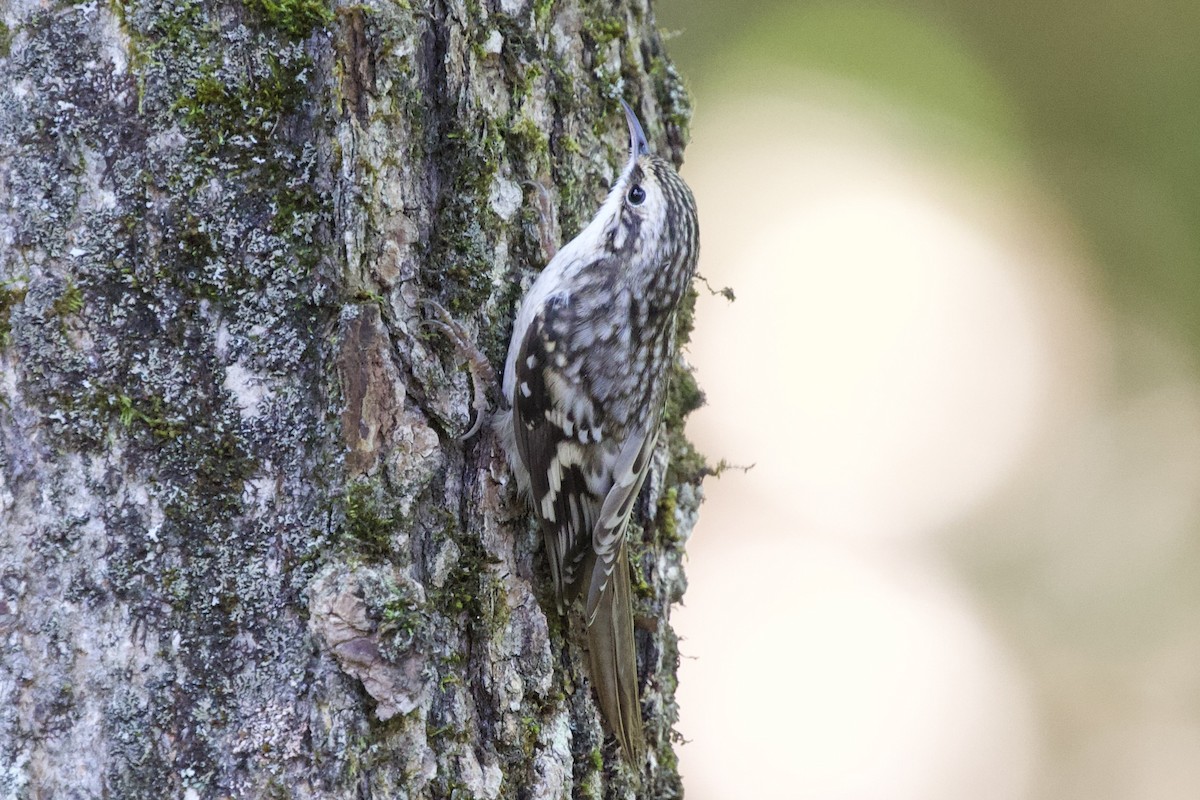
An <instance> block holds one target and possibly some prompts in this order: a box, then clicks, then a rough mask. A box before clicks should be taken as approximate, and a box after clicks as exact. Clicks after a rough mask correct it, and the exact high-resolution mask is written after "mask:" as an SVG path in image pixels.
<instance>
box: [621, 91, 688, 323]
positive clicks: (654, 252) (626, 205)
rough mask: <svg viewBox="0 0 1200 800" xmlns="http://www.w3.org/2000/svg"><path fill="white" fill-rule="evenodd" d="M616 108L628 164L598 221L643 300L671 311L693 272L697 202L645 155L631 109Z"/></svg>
mask: <svg viewBox="0 0 1200 800" xmlns="http://www.w3.org/2000/svg"><path fill="white" fill-rule="evenodd" d="M621 106H622V107H623V108H624V109H625V120H626V122H627V123H628V126H629V161H628V162H627V163H626V165H625V168H624V169H623V170H622V171H621V175H620V177H619V178H618V179H617V182H616V183H615V184H614V186H613V189H612V192H611V193H610V195H609V197H608V199H607V200H606V201H605V203H604V207H603V208H602V209H601V211H600V214H598V215H597V221H598V222H601V224H602V225H603V234H602V236H603V241H604V243H605V246H606V247H607V249H609V250H610V251H611V252H612V253H614V254H615V255H618V256H619V257H620V258H621V260H622V261H623V262H624V263H625V264H627V265H628V266H627V268H628V270H629V273H628V275H629V277H631V278H633V279H635V280H638V282H639V283H642V284H643V285H644V286H645V288H646V291H647V294H648V295H649V296H648V297H647V299H648V300H650V301H651V302H652V303H654V304H655V305H670V306H672V307H673V306H674V305H675V304H676V303H678V301H679V298H680V297H682V295H683V291H684V290H685V289H686V288H687V285H688V283H689V282H690V281H691V278H692V273H693V272H694V271H695V267H696V257H697V255H698V253H699V224H698V222H697V216H696V201H695V199H694V198H693V197H692V191H691V189H689V188H688V185H687V184H686V183H684V182H683V178H681V177H679V173H678V172H676V171H675V167H674V166H672V165H671V163H670V162H668V161H666V160H664V159H662V158H659V157H658V156H656V155H654V154H653V153H651V152H650V145H649V142H648V141H647V139H646V133H645V131H644V130H643V129H642V124H641V123H640V122H639V121H638V118H637V115H636V114H634V113H633V109H632V108H630V107H629V105H628V104H627V103H625V101H621ZM639 279H640V280H639Z"/></svg>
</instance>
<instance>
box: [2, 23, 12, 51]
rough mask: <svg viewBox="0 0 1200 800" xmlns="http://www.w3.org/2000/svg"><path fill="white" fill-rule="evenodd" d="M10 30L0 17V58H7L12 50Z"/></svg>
mask: <svg viewBox="0 0 1200 800" xmlns="http://www.w3.org/2000/svg"><path fill="white" fill-rule="evenodd" d="M12 38H13V33H12V30H11V29H10V28H9V27H8V24H7V23H5V21H4V20H2V19H0V58H8V54H9V53H10V52H11V51H12Z"/></svg>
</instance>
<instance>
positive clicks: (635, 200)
mask: <svg viewBox="0 0 1200 800" xmlns="http://www.w3.org/2000/svg"><path fill="white" fill-rule="evenodd" d="M628 196H629V202H630V203H632V204H633V205H635V206H640V205H641V204H642V203H644V202H646V190H645V189H643V188H642V187H641V186H638V185H637V184H636V183H635V184H634V185H633V187H632V188H631V189H630V190H629V195H628Z"/></svg>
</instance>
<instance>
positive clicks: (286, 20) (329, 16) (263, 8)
mask: <svg viewBox="0 0 1200 800" xmlns="http://www.w3.org/2000/svg"><path fill="white" fill-rule="evenodd" d="M247 7H248V8H250V9H252V10H254V11H256V12H258V14H259V15H260V16H261V17H262V19H263V21H264V23H266V24H267V25H269V26H270V27H272V28H275V29H277V30H280V31H283V32H284V33H286V34H287V35H288V36H290V37H292V38H293V39H307V38H308V37H309V36H311V35H312V34H313V32H314V31H316V30H317V29H318V28H323V27H325V26H326V25H328V24H329V23H330V22H332V21H333V8H332V7H331V6H330V4H329V3H328V2H325V1H324V0H247Z"/></svg>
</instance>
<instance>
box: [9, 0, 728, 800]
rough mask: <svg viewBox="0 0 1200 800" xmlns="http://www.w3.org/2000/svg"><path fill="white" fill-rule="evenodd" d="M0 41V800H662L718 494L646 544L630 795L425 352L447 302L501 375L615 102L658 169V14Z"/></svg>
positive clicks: (321, 7) (51, 15) (597, 175)
mask: <svg viewBox="0 0 1200 800" xmlns="http://www.w3.org/2000/svg"><path fill="white" fill-rule="evenodd" d="M0 16H2V17H3V23H4V26H5V27H4V28H3V30H2V31H0V33H2V34H3V36H2V37H0V38H2V40H3V44H4V46H5V48H6V50H0V197H4V198H5V199H6V203H5V205H4V206H3V207H0V243H2V244H0V794H3V795H5V796H16V797H26V796H30V797H32V796H64V797H104V796H116V797H162V796H178V797H197V798H201V797H203V798H207V797H226V796H243V797H272V796H279V797H300V798H303V797H313V798H316V797H351V796H356V797H357V796H364V795H365V796H375V795H378V796H395V797H411V798H425V797H429V798H439V797H475V798H498V797H505V798H509V797H511V798H516V797H533V798H540V797H544V798H560V797H568V796H597V797H599V796H606V797H628V796H634V795H635V794H636V796H641V797H673V796H677V795H678V794H680V788H679V779H678V775H677V773H676V770H675V762H674V752H673V745H674V734H673V732H672V725H673V723H674V720H675V709H674V699H673V697H674V681H675V677H674V675H675V666H676V661H677V658H678V655H677V651H676V648H675V639H674V635H673V633H672V632H671V629H670V626H669V624H668V617H669V612H670V606H671V604H672V603H673V602H676V601H678V599H679V598H680V596H681V594H682V591H683V588H684V579H683V574H682V569H681V565H680V559H681V556H682V546H683V543H684V542H685V541H686V538H687V534H688V532H689V531H690V528H691V523H692V521H693V520H694V516H695V513H696V508H697V506H698V503H699V499H700V492H699V483H700V480H701V478H702V477H703V472H704V468H703V463H702V461H701V460H698V459H696V458H695V457H694V455H692V454H690V453H689V452H688V446H687V445H686V442H685V441H684V440H683V439H682V438H681V437H679V436H671V437H664V441H669V442H670V445H669V446H668V445H667V444H664V445H663V447H662V450H661V452H660V453H659V454H658V458H657V459H656V473H655V476H654V478H653V480H651V481H650V482H649V483H648V488H647V490H646V492H645V494H644V496H643V498H642V501H641V503H640V504H639V509H638V520H637V523H636V524H635V525H634V526H633V527H632V528H631V535H632V536H633V538H634V543H633V552H634V555H635V559H634V561H635V562H636V566H637V570H638V574H639V578H640V579H639V580H638V581H637V609H636V612H637V617H638V623H639V634H638V637H639V638H638V641H639V651H640V653H639V655H640V663H641V668H642V679H643V688H642V691H643V701H644V702H643V706H644V711H645V714H646V717H647V728H648V735H649V738H650V741H651V745H652V749H653V752H652V754H651V758H650V762H649V765H648V766H647V769H646V771H645V773H644V775H643V776H642V777H641V778H640V779H635V778H633V777H632V776H630V775H629V774H628V771H627V770H624V769H623V768H621V766H620V760H619V758H618V757H617V756H616V754H615V753H614V752H613V751H612V750H611V747H609V748H607V749H606V747H605V744H604V736H603V732H602V730H601V728H600V724H599V721H598V717H597V714H596V711H595V708H594V705H593V703H592V700H591V697H590V694H589V690H588V686H587V681H586V671H585V670H584V668H583V660H582V658H581V652H580V649H579V642H578V641H577V640H576V633H577V631H575V626H572V625H571V624H569V623H568V621H566V620H563V619H560V618H559V617H558V615H557V614H556V613H555V612H554V611H553V603H552V602H548V601H549V596H548V593H547V592H546V591H545V589H544V586H545V580H544V578H545V575H544V568H545V565H544V562H543V561H542V560H541V556H540V555H539V554H538V547H539V545H538V536H537V533H536V531H535V529H534V527H533V525H532V523H531V521H530V519H529V517H528V515H527V513H526V511H525V509H524V507H523V505H522V504H521V502H520V501H519V499H518V498H516V496H515V492H514V489H513V486H512V484H511V481H510V480H509V476H508V473H507V468H506V467H505V466H504V463H503V459H502V457H501V456H500V453H499V451H498V450H497V447H496V444H495V442H494V441H493V440H492V438H491V436H490V435H489V434H487V433H486V432H485V434H483V435H481V436H478V437H476V438H474V439H473V440H470V441H468V442H465V443H464V442H460V441H458V440H457V439H456V434H457V433H458V432H460V431H462V430H463V429H465V427H466V426H467V424H468V419H469V413H470V412H469V408H468V406H469V401H470V399H471V389H470V386H469V385H468V382H467V379H466V377H465V375H464V374H463V373H462V372H461V371H460V370H459V369H458V367H457V364H456V363H455V358H454V354H453V351H452V349H451V348H449V347H448V345H447V344H446V342H444V341H443V340H441V339H439V338H438V337H437V336H436V335H433V334H432V333H431V331H430V330H429V329H428V328H427V327H426V326H423V324H422V314H423V311H422V301H423V300H424V299H427V298H431V299H436V300H438V301H439V302H441V303H442V304H443V305H444V306H446V307H447V308H449V309H451V310H452V312H453V313H454V315H455V317H456V319H458V320H459V321H460V322H461V323H462V324H463V325H464V326H466V328H467V329H468V330H469V331H470V333H471V334H472V335H473V336H474V337H476V340H477V341H478V342H479V344H480V345H481V347H482V348H483V349H484V350H485V352H487V353H488V355H489V356H490V357H491V359H492V360H493V362H494V363H498V362H499V361H500V360H501V359H502V358H503V352H504V349H505V346H506V340H507V335H508V331H509V328H510V325H511V316H512V314H513V311H514V307H515V304H516V302H517V300H518V299H519V297H520V294H521V291H522V287H523V286H526V285H528V282H529V281H530V280H531V279H532V276H533V275H534V274H536V271H537V269H538V268H540V267H541V266H542V265H544V263H545V262H546V260H547V259H548V257H549V255H550V250H551V249H552V248H553V246H555V245H556V244H558V243H559V242H560V241H561V239H562V236H563V234H566V235H568V236H569V235H571V234H572V233H573V232H574V231H575V230H577V229H578V227H579V225H580V223H581V222H582V221H584V220H585V219H586V218H587V216H588V215H589V214H590V213H591V212H592V210H593V209H594V207H595V205H596V203H597V201H598V199H599V198H600V197H601V196H602V195H603V193H604V191H605V189H606V188H607V186H608V184H609V182H610V181H611V180H612V178H613V176H614V165H616V164H618V163H619V162H620V160H621V149H622V135H621V128H620V122H619V115H618V113H617V105H616V99H617V98H618V97H625V98H627V99H630V100H634V101H636V102H638V103H639V105H640V107H641V109H642V111H643V116H644V117H645V120H644V121H645V122H646V124H647V128H648V130H650V131H651V134H652V137H653V138H654V140H655V143H656V145H657V146H658V147H659V149H661V150H663V151H665V152H669V153H671V154H672V155H673V156H674V157H675V158H676V159H677V160H678V159H679V158H680V157H681V154H682V146H683V142H684V139H685V138H686V119H687V114H688V108H687V101H686V95H685V94H684V92H683V90H682V86H681V84H680V81H679V79H678V77H677V76H676V75H675V73H674V71H673V69H672V68H671V66H670V64H669V61H667V60H666V58H665V56H664V54H663V51H662V44H661V40H660V37H659V35H658V33H657V31H656V29H655V28H654V23H653V16H652V13H651V11H650V9H649V8H648V7H647V6H646V5H645V4H644V3H642V2H640V0H636V1H635V2H617V3H615V4H613V5H611V6H606V7H604V8H599V7H597V6H595V5H593V4H590V3H585V2H580V1H578V0H561V1H560V2H548V1H547V0H533V2H523V0H491V1H490V2H478V1H472V2H467V1H466V0H463V1H460V2H454V1H453V0H450V1H447V2H443V1H442V0H437V2H432V1H431V2H424V3H419V2H416V1H415V0H413V2H404V0H377V1H376V2H368V3H364V4H356V5H329V4H326V3H325V2H324V0H245V2H241V1H240V0H113V2H111V3H107V4H106V3H103V2H98V1H97V0H91V2H84V3H76V4H66V3H62V4H58V5H53V6H47V5H44V4H40V3H34V2H32V1H31V0H18V1H17V2H13V3H10V4H8V5H7V6H6V7H5V8H4V10H3V11H2V12H0ZM682 376H683V373H680V379H679V380H677V381H676V386H677V387H679V388H678V391H676V396H675V400H673V406H672V408H673V411H672V413H671V414H670V415H669V417H670V424H671V425H672V427H673V429H675V430H678V429H680V428H681V426H682V418H683V416H684V415H685V414H686V412H687V411H688V410H690V408H691V407H693V406H694V403H695V402H696V401H697V399H698V396H697V394H696V393H695V392H694V391H693V385H691V384H689V383H688V382H687V380H686V379H684V378H683V377H682ZM672 462H673V465H672V466H671V467H670V468H668V465H669V464H670V463H672Z"/></svg>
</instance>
